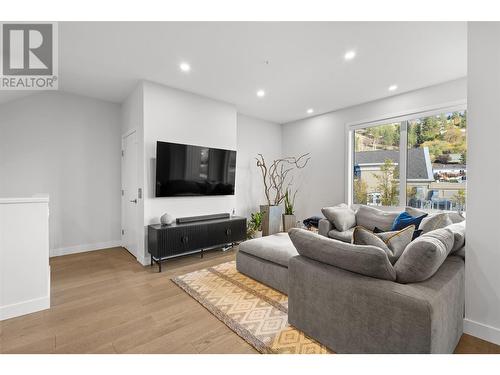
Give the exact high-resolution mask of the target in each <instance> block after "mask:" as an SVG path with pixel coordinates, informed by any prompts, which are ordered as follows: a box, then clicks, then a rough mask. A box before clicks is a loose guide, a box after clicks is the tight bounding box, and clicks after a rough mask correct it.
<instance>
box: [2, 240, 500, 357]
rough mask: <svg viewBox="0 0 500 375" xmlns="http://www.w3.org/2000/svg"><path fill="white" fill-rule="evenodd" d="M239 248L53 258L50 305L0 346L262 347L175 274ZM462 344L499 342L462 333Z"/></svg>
mask: <svg viewBox="0 0 500 375" xmlns="http://www.w3.org/2000/svg"><path fill="white" fill-rule="evenodd" d="M234 255H235V251H234V250H230V251H228V252H226V253H223V252H221V251H211V252H207V253H205V255H204V258H203V259H200V258H199V256H197V255H192V256H187V257H184V258H178V259H175V260H171V261H168V262H167V263H164V266H165V267H164V271H163V272H162V273H158V272H156V271H157V269H156V268H153V269H151V268H149V267H143V266H141V265H140V264H139V263H137V261H136V260H135V259H134V258H133V257H132V255H130V254H129V253H128V252H127V251H126V250H125V249H122V248H113V249H107V250H101V251H94V252H88V253H81V254H74V255H67V256H62V257H56V258H51V261H50V264H51V271H52V300H51V302H52V307H51V309H50V310H45V311H41V312H38V313H34V314H30V315H26V316H22V317H18V318H14V319H9V320H5V321H3V322H0V353H256V351H255V350H254V349H253V348H252V347H251V346H250V345H248V344H247V343H246V342H245V341H244V340H243V339H241V338H240V337H239V336H238V335H236V334H235V333H234V332H232V331H231V330H230V329H229V328H227V327H226V325H224V324H223V323H222V322H220V321H219V320H218V319H217V318H215V317H214V316H213V315H212V314H210V313H209V312H208V311H207V310H205V308H203V307H202V306H201V305H200V304H199V303H198V302H196V301H195V300H194V299H192V298H191V297H190V296H189V295H187V294H186V293H184V292H183V291H182V290H181V289H180V288H178V287H177V286H176V285H175V284H174V283H172V282H171V281H170V278H171V277H172V276H174V275H181V274H184V273H187V272H190V271H194V270H197V269H201V268H205V267H209V266H212V265H215V264H219V263H223V262H227V261H229V260H233V259H234ZM456 352H457V353H500V346H497V345H494V344H491V343H488V342H486V341H483V340H479V339H477V338H475V337H472V336H468V335H464V336H463V337H462V340H461V341H460V344H459V345H458V347H457V349H456Z"/></svg>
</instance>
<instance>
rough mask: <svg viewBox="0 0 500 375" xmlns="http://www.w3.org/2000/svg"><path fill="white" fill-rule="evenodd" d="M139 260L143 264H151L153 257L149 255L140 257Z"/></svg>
mask: <svg viewBox="0 0 500 375" xmlns="http://www.w3.org/2000/svg"><path fill="white" fill-rule="evenodd" d="M137 261H138V262H139V263H140V264H142V265H143V266H149V265H150V264H151V258H150V257H149V256H147V257H144V258H143V257H138V258H137Z"/></svg>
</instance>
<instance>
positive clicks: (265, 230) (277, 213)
mask: <svg viewBox="0 0 500 375" xmlns="http://www.w3.org/2000/svg"><path fill="white" fill-rule="evenodd" d="M260 212H262V235H263V236H269V235H271V234H275V233H279V231H280V229H281V214H282V213H283V207H282V206H268V205H263V206H260Z"/></svg>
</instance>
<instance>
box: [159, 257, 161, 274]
mask: <svg viewBox="0 0 500 375" xmlns="http://www.w3.org/2000/svg"><path fill="white" fill-rule="evenodd" d="M160 272H161V258H160V259H158V273H160Z"/></svg>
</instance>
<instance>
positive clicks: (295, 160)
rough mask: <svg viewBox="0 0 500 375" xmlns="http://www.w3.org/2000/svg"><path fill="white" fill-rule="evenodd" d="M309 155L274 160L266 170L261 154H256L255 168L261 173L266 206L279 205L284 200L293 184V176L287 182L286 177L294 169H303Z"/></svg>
mask: <svg viewBox="0 0 500 375" xmlns="http://www.w3.org/2000/svg"><path fill="white" fill-rule="evenodd" d="M309 155H310V154H309V153H307V154H303V155H301V156H299V157H292V156H289V157H285V158H282V159H276V160H274V161H273V162H272V164H271V166H270V167H269V168H268V167H267V165H266V162H265V159H264V156H263V155H262V154H258V155H257V157H256V158H255V159H256V160H257V166H258V167H259V168H260V171H261V173H262V180H263V182H264V193H265V195H266V199H267V204H268V205H269V206H271V205H273V204H274V205H276V206H277V205H279V204H280V203H282V202H283V200H284V199H285V194H286V191H287V190H288V188H289V187H290V185H291V184H292V182H293V176H292V177H291V179H289V180H287V178H288V175H289V173H290V172H292V171H293V170H295V169H303V168H305V167H306V166H307V163H308V162H309V160H310V159H311V157H310V156H309ZM273 192H274V197H273V199H271V194H272V193H273Z"/></svg>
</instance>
